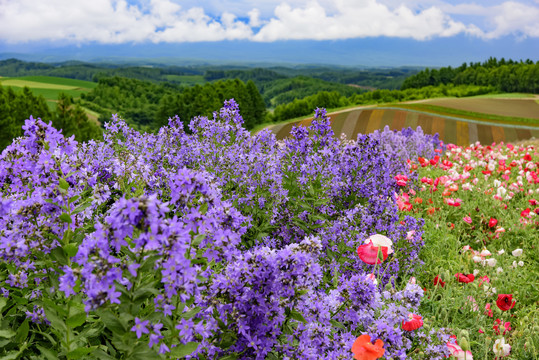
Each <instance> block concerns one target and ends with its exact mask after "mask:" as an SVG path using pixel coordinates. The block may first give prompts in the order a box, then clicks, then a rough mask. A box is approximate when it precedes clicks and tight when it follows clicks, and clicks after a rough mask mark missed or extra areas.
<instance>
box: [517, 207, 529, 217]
mask: <svg viewBox="0 0 539 360" xmlns="http://www.w3.org/2000/svg"><path fill="white" fill-rule="evenodd" d="M530 211H531V209H530V208H526V210H522V211H521V212H520V216H522V217H529V216H530Z"/></svg>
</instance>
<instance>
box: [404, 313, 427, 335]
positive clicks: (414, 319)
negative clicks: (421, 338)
mask: <svg viewBox="0 0 539 360" xmlns="http://www.w3.org/2000/svg"><path fill="white" fill-rule="evenodd" d="M421 326H423V319H422V318H421V316H420V315H416V314H411V313H410V314H408V321H403V322H402V329H403V330H406V331H413V330H417V329H419V328H420V327H421Z"/></svg>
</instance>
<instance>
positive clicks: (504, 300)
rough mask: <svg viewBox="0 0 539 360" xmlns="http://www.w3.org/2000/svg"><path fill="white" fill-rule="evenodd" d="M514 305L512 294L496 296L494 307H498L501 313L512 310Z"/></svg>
mask: <svg viewBox="0 0 539 360" xmlns="http://www.w3.org/2000/svg"><path fill="white" fill-rule="evenodd" d="M515 303H516V301H515V300H513V294H498V300H496V305H498V307H499V308H500V310H501V311H507V310H509V309H512V308H513V306H515Z"/></svg>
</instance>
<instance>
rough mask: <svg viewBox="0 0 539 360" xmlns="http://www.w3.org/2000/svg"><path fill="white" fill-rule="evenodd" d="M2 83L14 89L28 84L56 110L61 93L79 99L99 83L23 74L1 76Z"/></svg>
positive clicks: (17, 89)
mask: <svg viewBox="0 0 539 360" xmlns="http://www.w3.org/2000/svg"><path fill="white" fill-rule="evenodd" d="M0 85H2V86H5V87H11V88H12V89H13V90H14V91H22V89H23V88H24V87H25V86H26V87H28V88H29V89H30V90H32V93H34V94H35V95H36V96H39V95H41V96H43V97H44V98H45V100H46V101H47V105H48V106H49V108H50V109H51V110H54V109H55V108H56V101H57V100H58V95H60V93H65V94H67V95H69V96H71V97H73V99H78V98H80V95H81V94H82V93H87V92H89V91H91V90H92V89H94V88H95V87H96V86H97V83H94V82H91V81H84V80H75V79H66V78H60V77H53V76H21V77H6V78H4V77H0ZM85 110H86V109H85ZM87 112H88V111H87Z"/></svg>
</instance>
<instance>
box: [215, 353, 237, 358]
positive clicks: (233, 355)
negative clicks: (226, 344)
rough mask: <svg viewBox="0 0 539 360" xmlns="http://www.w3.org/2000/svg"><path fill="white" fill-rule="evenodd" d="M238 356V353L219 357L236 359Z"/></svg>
mask: <svg viewBox="0 0 539 360" xmlns="http://www.w3.org/2000/svg"><path fill="white" fill-rule="evenodd" d="M237 358H238V354H237V353H233V354H228V355H226V356H223V357H222V358H219V360H236V359H237Z"/></svg>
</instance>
